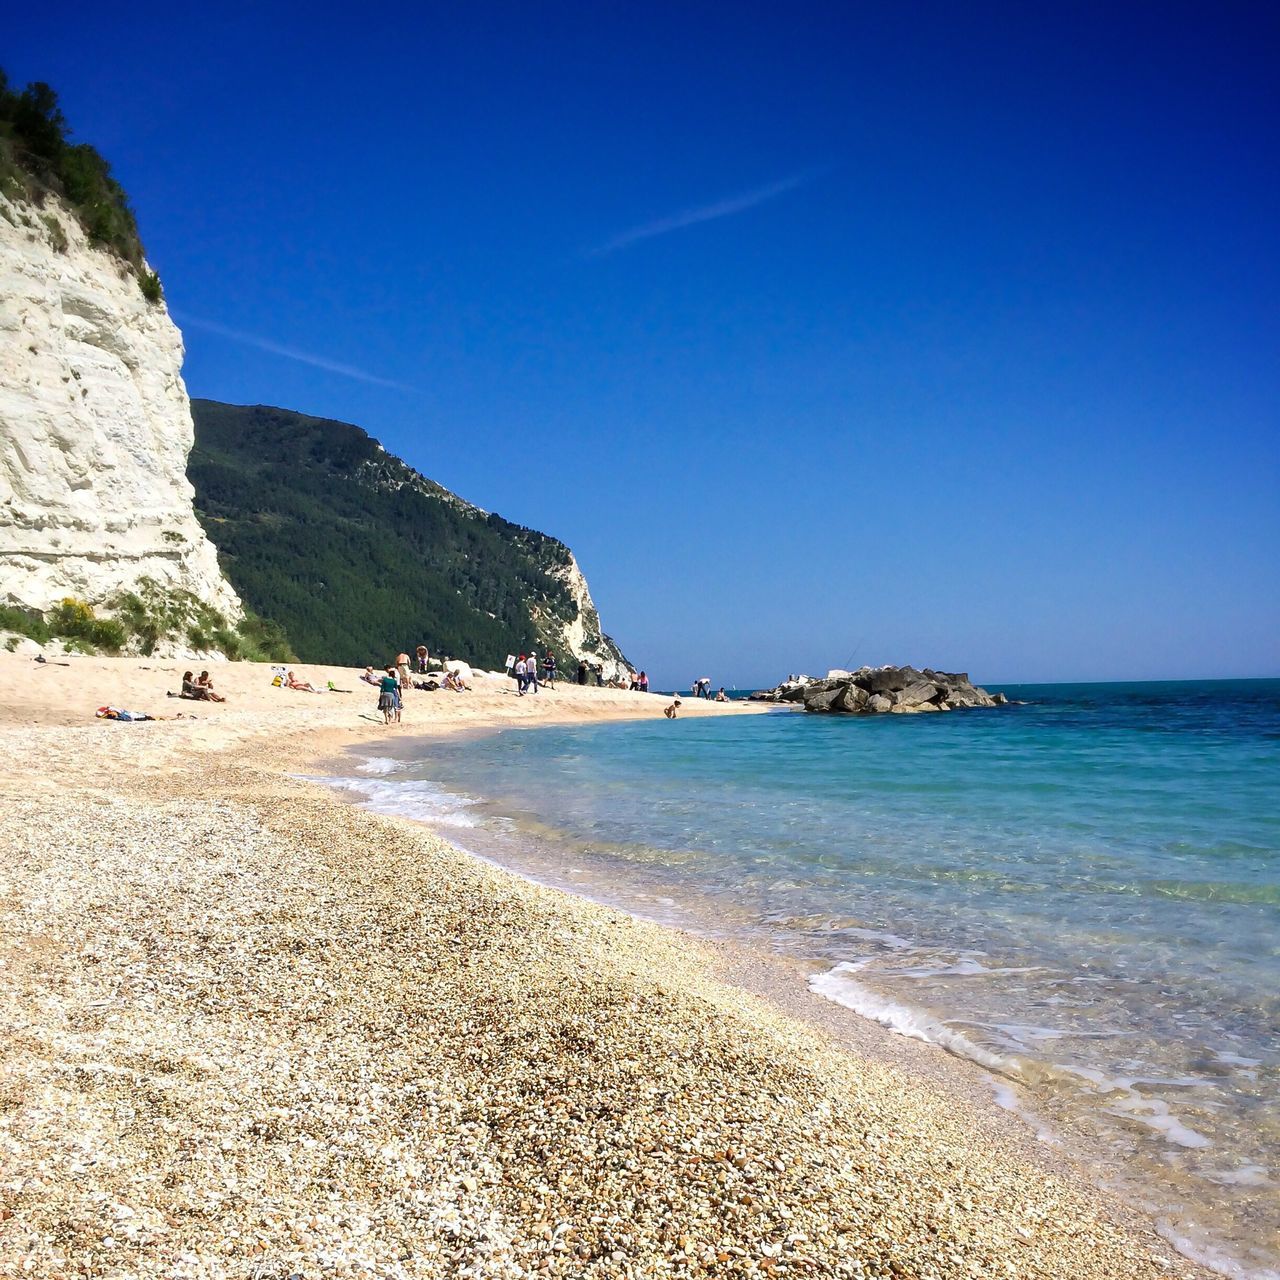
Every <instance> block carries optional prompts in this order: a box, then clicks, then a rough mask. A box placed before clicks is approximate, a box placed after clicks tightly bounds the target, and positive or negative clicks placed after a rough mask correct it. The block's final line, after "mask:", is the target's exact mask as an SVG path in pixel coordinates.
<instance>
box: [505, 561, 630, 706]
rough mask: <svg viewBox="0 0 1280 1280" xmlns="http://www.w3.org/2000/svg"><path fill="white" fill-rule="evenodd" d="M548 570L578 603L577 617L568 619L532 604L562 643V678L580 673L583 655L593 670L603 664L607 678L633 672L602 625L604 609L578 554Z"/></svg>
mask: <svg viewBox="0 0 1280 1280" xmlns="http://www.w3.org/2000/svg"><path fill="white" fill-rule="evenodd" d="M547 572H548V573H550V574H551V575H552V576H553V577H556V578H559V579H560V581H561V582H563V583H564V585H565V586H566V587H567V588H568V589H569V592H570V594H571V595H572V596H573V600H574V603H575V604H576V605H577V617H575V618H574V619H573V620H572V621H571V622H568V623H565V622H561V621H560V619H559V618H555V617H551V616H548V615H547V613H546V611H545V610H542V609H541V608H539V606H537V605H536V604H535V605H531V606H530V610H529V612H530V613H531V614H532V616H533V618H534V621H536V622H538V623H540V624H541V625H542V626H543V627H544V628H545V629H546V630H547V631H548V632H549V633H551V634H552V635H553V636H554V637H555V640H556V643H557V644H558V646H559V651H558V652H557V654H556V661H557V662H558V663H559V664H560V678H561V679H562V680H573V679H574V678H575V677H576V675H577V670H576V668H577V664H578V660H579V659H585V661H586V662H587V665H588V666H590V667H591V668H592V669H593V670H594V669H595V668H596V667H599V668H601V669H602V671H603V673H604V679H605V680H606V681H608V680H615V679H622V678H623V677H625V676H626V675H629V674H630V672H629V668H628V667H627V664H626V660H625V659H624V658H623V656H622V653H621V651H620V650H619V649H618V647H617V645H615V644H614V643H613V641H612V640H611V639H609V637H608V636H606V635H605V634H604V633H603V631H602V630H601V628H600V613H599V611H598V610H597V609H596V605H595V601H594V600H592V598H591V589H590V588H589V587H588V586H587V580H586V578H585V577H584V576H583V573H582V570H581V569H579V568H578V560H577V557H576V556H575V555H574V554H573V553H572V552H570V553H569V563H568V564H567V565H565V566H563V567H561V566H555V567H553V568H548V570H547Z"/></svg>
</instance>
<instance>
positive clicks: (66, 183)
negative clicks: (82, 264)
mask: <svg viewBox="0 0 1280 1280" xmlns="http://www.w3.org/2000/svg"><path fill="white" fill-rule="evenodd" d="M70 137H71V128H70V126H69V125H68V124H67V119H66V117H65V116H64V115H63V114H62V109H61V107H59V106H58V95H57V94H56V93H55V92H54V90H53V89H51V88H50V87H49V86H48V85H47V84H44V83H43V82H42V81H36V82H34V83H32V84H29V85H27V87H26V88H25V89H21V90H19V89H16V88H11V87H10V85H9V79H8V77H7V76H6V75H5V73H4V71H3V70H0V187H2V188H3V189H4V190H6V191H9V192H14V193H19V192H20V193H22V194H24V195H25V196H26V198H27V199H29V200H31V201H33V202H35V203H37V204H38V203H40V201H42V200H43V199H44V197H45V196H46V195H47V194H49V193H51V192H52V193H54V194H56V195H59V196H61V197H62V198H63V199H65V200H66V202H67V203H68V204H69V205H70V206H71V208H72V209H74V210H75V213H76V216H77V217H78V218H79V220H80V223H81V225H82V226H83V227H84V229H85V232H86V233H87V234H88V236H89V238H90V239H91V240H92V241H93V242H94V243H95V244H100V245H102V246H103V247H104V248H107V249H110V250H111V251H112V252H113V253H116V254H118V255H119V256H120V257H121V258H122V259H124V261H125V262H127V263H128V264H129V265H130V266H131V267H132V268H133V269H134V271H135V272H136V273H137V276H138V284H139V286H140V288H141V289H142V293H143V296H144V297H145V298H146V299H147V301H148V302H159V301H160V298H161V296H162V295H161V292H160V281H159V279H158V278H157V277H156V275H155V273H154V272H152V271H148V270H147V269H146V266H145V264H144V262H143V251H142V241H141V239H139V237H138V224H137V221H136V219H135V218H134V215H133V210H132V209H131V208H130V207H129V199H128V196H126V195H125V192H124V188H123V187H121V185H120V184H119V183H118V182H117V181H116V180H115V178H114V177H112V175H111V166H110V165H109V164H108V163H107V162H106V160H104V159H103V157H102V156H101V155H100V154H99V153H98V151H97V150H96V149H95V148H93V147H91V146H90V145H89V144H88V143H87V142H77V143H73V142H72V141H71V140H70Z"/></svg>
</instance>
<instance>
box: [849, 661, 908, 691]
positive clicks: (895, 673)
mask: <svg viewBox="0 0 1280 1280" xmlns="http://www.w3.org/2000/svg"><path fill="white" fill-rule="evenodd" d="M853 678H854V680H855V681H856V682H857V684H858V686H859V687H860V688H862V689H865V690H866V691H867V692H868V693H896V692H897V691H898V690H899V689H901V688H902V687H903V685H905V684H906V682H907V681H906V677H905V676H904V675H903V668H902V667H862V668H860V669H859V670H858V671H856V672H855V673H854V676H853Z"/></svg>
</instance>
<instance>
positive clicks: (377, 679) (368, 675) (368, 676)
mask: <svg viewBox="0 0 1280 1280" xmlns="http://www.w3.org/2000/svg"><path fill="white" fill-rule="evenodd" d="M360 679H361V680H363V681H364V682H365V684H371V685H373V686H374V688H377V687H378V686H379V685H380V684H381V683H382V677H381V676H376V675H374V674H373V668H372V667H365V669H364V675H362V676H361V677H360Z"/></svg>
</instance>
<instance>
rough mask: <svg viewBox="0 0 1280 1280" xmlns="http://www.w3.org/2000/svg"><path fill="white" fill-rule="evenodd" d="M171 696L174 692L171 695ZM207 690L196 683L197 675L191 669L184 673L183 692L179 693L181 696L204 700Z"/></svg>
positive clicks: (198, 700) (194, 700)
mask: <svg viewBox="0 0 1280 1280" xmlns="http://www.w3.org/2000/svg"><path fill="white" fill-rule="evenodd" d="M169 696H170V697H171V698H172V697H173V694H170V695H169ZM206 696H207V695H206V694H205V691H204V690H203V689H202V688H201V687H200V686H199V685H198V684H197V683H196V680H195V677H194V676H193V675H192V674H191V672H190V671H184V672H183V673H182V692H181V693H180V694H178V697H180V698H190V699H191V701H192V702H203V701H204V700H205V698H206Z"/></svg>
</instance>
